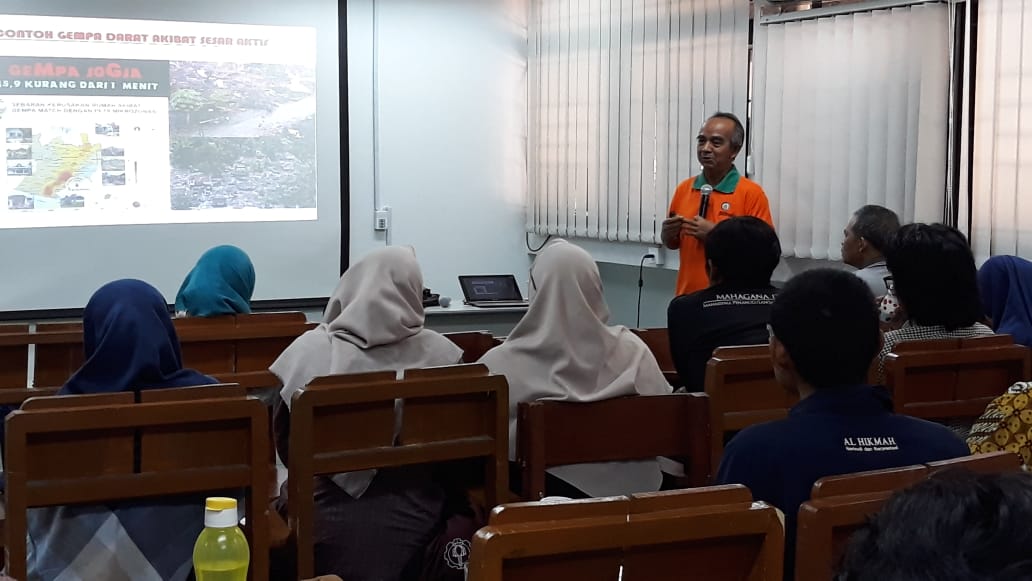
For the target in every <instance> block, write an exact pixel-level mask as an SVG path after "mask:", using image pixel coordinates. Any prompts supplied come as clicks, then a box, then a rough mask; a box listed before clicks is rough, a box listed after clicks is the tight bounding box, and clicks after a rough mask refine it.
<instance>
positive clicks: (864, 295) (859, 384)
mask: <svg viewBox="0 0 1032 581" xmlns="http://www.w3.org/2000/svg"><path fill="white" fill-rule="evenodd" d="M880 337H881V333H880V331H879V329H878V314H877V312H875V306H874V297H873V296H872V295H871V291H870V289H868V287H867V285H866V284H864V282H863V281H861V280H860V279H858V278H857V277H855V276H853V275H852V274H851V273H848V272H844V271H841V270H830V269H817V270H811V271H808V272H804V273H802V274H800V275H798V276H796V277H795V278H793V279H792V280H790V281H789V282H788V284H787V285H785V288H784V289H782V290H781V292H780V293H779V294H778V298H777V300H775V301H774V307H773V309H772V311H771V335H770V354H771V360H772V362H773V364H774V374H775V376H776V377H777V381H778V383H780V384H781V385H782V386H784V387H785V388H786V389H788V390H790V391H792V392H796V393H798V394H799V403H798V404H796V405H795V406H794V407H793V408H792V410H791V411H790V412H789V414H788V418H786V419H784V420H779V421H775V422H770V423H766V424H761V425H757V426H752V427H749V428H746V429H744V430H742V431H741V432H740V433H738V435H736V436H735V437H734V438H733V439H732V440H731V442H730V443H729V444H728V446H727V448H726V449H725V450H724V456H723V459H722V460H721V463H720V469H719V471H718V474H717V479H716V480H717V483H718V484H736V483H737V484H744V485H746V486H748V487H749V490H751V491H752V493H753V497H754V498H755V499H756V500H763V501H766V502H768V503H770V504H772V505H774V506H776V507H778V508H780V509H781V510H782V511H784V513H785V535H786V536H785V538H786V543H785V546H786V553H785V565H786V576H785V578H786V579H791V578H792V577H791V574H792V571H793V563H794V557H795V546H794V545H795V525H796V514H797V512H798V510H799V505H800V504H801V503H803V502H804V501H806V500H808V499H809V498H810V489H811V488H812V487H813V483H814V482H816V481H817V480H818V479H819V478H822V477H824V476H832V475H835V474H846V473H850V472H860V471H863V470H877V469H881V468H892V467H896V466H906V465H909V464H921V463H924V462H932V461H935V460H945V459H949V458H956V457H959V456H966V455H967V454H968V448H967V445H965V444H964V442H963V441H961V440H960V438H958V437H957V436H956V435H954V434H953V433H952V432H950V430H949V429H948V428H945V427H943V426H940V425H938V424H933V423H931V422H926V421H924V420H920V419H917V418H911V417H907V416H902V415H896V414H894V413H892V400H891V397H890V396H889V394H888V392H887V391H885V390H884V389H882V388H880V387H872V386H870V385H866V383H865V380H866V377H867V370H868V368H869V367H870V365H871V361H872V360H874V357H875V355H877V353H878V347H879V342H880Z"/></svg>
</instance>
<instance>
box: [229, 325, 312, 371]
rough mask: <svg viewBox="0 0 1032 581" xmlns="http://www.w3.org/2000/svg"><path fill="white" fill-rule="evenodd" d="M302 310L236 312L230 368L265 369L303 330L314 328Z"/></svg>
mask: <svg viewBox="0 0 1032 581" xmlns="http://www.w3.org/2000/svg"><path fill="white" fill-rule="evenodd" d="M315 326H316V325H315V323H309V322H308V319H307V318H306V317H305V314H304V313H302V312H286V313H256V314H252V315H237V316H236V325H235V329H234V330H235V333H236V337H235V341H234V343H235V349H236V359H235V361H234V371H235V372H236V373H244V372H249V371H265V370H267V369H268V368H269V366H270V365H272V363H273V362H274V361H276V359H277V358H278V357H279V356H280V354H281V353H283V351H284V350H286V348H287V347H289V346H290V344H291V343H293V342H294V339H297V338H298V337H300V336H301V335H302V334H303V333H305V332H306V331H309V330H311V329H313V328H315Z"/></svg>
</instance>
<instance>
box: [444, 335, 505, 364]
mask: <svg viewBox="0 0 1032 581" xmlns="http://www.w3.org/2000/svg"><path fill="white" fill-rule="evenodd" d="M444 336H445V337H447V338H448V339H449V340H450V341H451V342H452V343H455V344H456V345H458V346H459V347H460V348H461V349H462V362H463V363H476V362H477V361H480V358H481V357H483V356H484V353H487V352H488V351H490V350H491V349H493V348H494V347H495V341H494V337H492V336H491V333H490V332H488V331H463V332H460V333H445V334H444Z"/></svg>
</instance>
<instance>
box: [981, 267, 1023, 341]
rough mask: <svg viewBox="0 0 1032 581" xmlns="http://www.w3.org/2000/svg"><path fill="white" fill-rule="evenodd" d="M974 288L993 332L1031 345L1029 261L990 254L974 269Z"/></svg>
mask: <svg viewBox="0 0 1032 581" xmlns="http://www.w3.org/2000/svg"><path fill="white" fill-rule="evenodd" d="M978 288H979V291H980V292H981V294H982V305H984V307H985V314H986V316H988V317H989V318H991V319H992V321H993V325H992V326H993V331H995V332H996V333H999V334H1007V335H1011V336H1012V337H1014V342H1015V343H1018V344H1020V345H1027V346H1029V347H1032V262H1029V261H1027V260H1025V259H1024V258H1018V257H1017V256H994V257H992V258H990V259H989V260H988V261H986V263H985V264H983V265H982V268H980V269H979V270H978Z"/></svg>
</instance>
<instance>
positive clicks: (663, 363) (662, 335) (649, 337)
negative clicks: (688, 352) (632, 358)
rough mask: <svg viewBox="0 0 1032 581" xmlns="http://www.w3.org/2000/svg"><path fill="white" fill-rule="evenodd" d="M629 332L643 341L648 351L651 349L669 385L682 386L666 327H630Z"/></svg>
mask: <svg viewBox="0 0 1032 581" xmlns="http://www.w3.org/2000/svg"><path fill="white" fill-rule="evenodd" d="M631 332H632V333H634V334H635V335H637V336H638V338H639V339H641V340H642V342H643V343H645V346H646V347H648V348H649V351H652V356H653V357H655V358H656V363H659V368H660V370H662V371H663V375H664V376H665V377H666V379H667V381H668V382H669V383H670V385H672V386H673V387H681V386H683V385H684V382H683V381H681V378H680V376H678V375H677V367H675V366H674V355H673V352H672V351H671V350H670V333H669V332H668V331H667V330H666V329H631Z"/></svg>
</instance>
